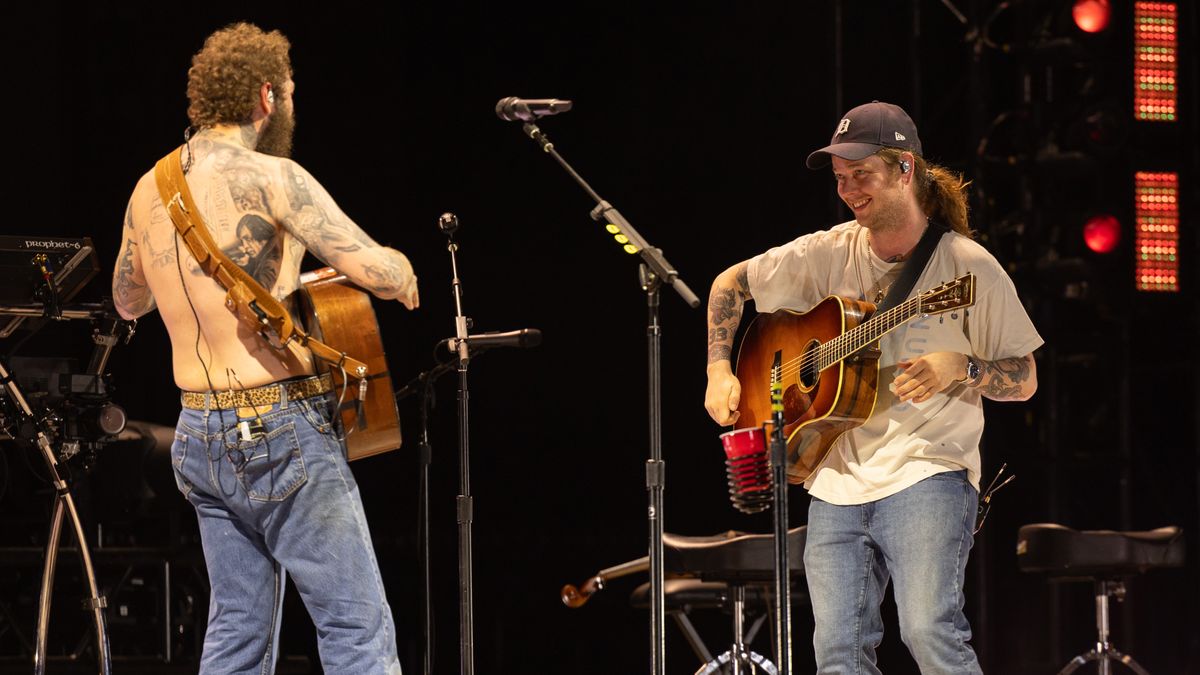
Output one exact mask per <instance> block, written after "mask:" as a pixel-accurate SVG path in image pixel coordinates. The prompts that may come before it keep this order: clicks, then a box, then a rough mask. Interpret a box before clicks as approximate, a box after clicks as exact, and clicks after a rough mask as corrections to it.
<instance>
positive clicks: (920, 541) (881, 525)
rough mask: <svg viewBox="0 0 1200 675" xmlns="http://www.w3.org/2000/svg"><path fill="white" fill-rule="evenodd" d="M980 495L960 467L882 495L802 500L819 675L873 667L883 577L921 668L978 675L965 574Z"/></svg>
mask: <svg viewBox="0 0 1200 675" xmlns="http://www.w3.org/2000/svg"><path fill="white" fill-rule="evenodd" d="M977 509H978V493H977V492H976V491H975V488H974V487H972V486H971V484H970V483H968V482H967V475H966V471H953V472H945V473H938V474H934V475H933V476H930V477H929V478H926V479H924V480H922V481H921V482H919V483H917V484H916V485H913V486H912V487H910V488H907V489H905V490H902V491H901V492H898V493H896V494H894V495H891V496H889V497H885V498H883V499H880V500H878V501H874V502H868V503H866V504H858V505H854V506H835V505H833V504H829V503H828V502H824V501H821V500H820V499H817V498H815V497H814V498H813V500H812V502H811V503H810V505H809V508H808V539H807V541H806V542H805V549H804V570H805V574H806V575H807V578H808V592H809V596H810V598H811V600H812V608H813V615H814V617H815V618H816V632H815V634H814V635H813V645H814V647H815V652H816V657H817V672H818V673H829V674H833V673H837V674H839V675H863V674H868V673H869V674H872V675H873V674H875V673H879V672H880V670H879V668H877V667H876V665H875V648H876V647H878V646H879V643H880V641H882V639H883V620H882V619H881V618H880V614H879V606H880V604H881V603H882V602H883V595H884V590H885V589H886V588H887V584H888V581H889V580H892V581H894V582H895V589H894V595H895V598H896V609H897V613H898V614H899V618H900V638H901V639H902V640H903V641H904V644H905V645H906V646H907V647H908V650H909V652H910V653H911V654H912V656H913V659H915V660H916V662H917V665H919V666H920V668H921V672H922V673H924V674H926V675H932V674H935V673H936V674H938V675H947V674H950V673H981V672H982V671H981V670H980V668H979V662H978V660H977V659H976V657H975V650H974V649H972V648H971V645H970V644H968V640H970V639H971V627H970V626H969V625H968V624H967V619H966V617H965V616H964V615H963V602H964V597H963V576H964V574H965V571H966V567H967V555H968V553H969V552H970V550H971V544H972V543H973V535H972V530H973V529H974V526H975V513H976V510H977Z"/></svg>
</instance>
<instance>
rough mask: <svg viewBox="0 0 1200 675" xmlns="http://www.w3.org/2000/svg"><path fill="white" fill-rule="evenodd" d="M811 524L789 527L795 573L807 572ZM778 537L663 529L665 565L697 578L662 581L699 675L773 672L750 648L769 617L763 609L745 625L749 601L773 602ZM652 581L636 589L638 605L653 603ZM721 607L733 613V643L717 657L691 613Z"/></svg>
mask: <svg viewBox="0 0 1200 675" xmlns="http://www.w3.org/2000/svg"><path fill="white" fill-rule="evenodd" d="M807 532H808V528H807V527H804V526H801V527H797V528H794V529H792V530H790V531H789V532H788V566H789V567H790V568H791V570H790V571H791V576H792V579H793V580H795V579H797V578H799V577H801V576H803V575H804V540H805V536H806V534H807ZM774 565H775V543H774V541H773V540H772V535H770V534H746V533H745V532H735V531H729V532H723V533H721V534H718V535H714V536H711V537H685V536H680V535H677V534H670V533H666V534H664V535H663V569H664V571H665V572H666V573H668V574H671V575H675V576H685V577H694V578H684V579H668V580H666V581H665V583H664V584H663V596H664V602H665V604H664V609H665V610H666V611H667V612H668V613H669V614H670V615H671V617H672V618H673V619H674V620H675V623H676V625H678V626H679V628H680V630H681V631H683V634H684V635H685V636H686V637H687V640H688V643H689V644H690V645H691V647H692V651H693V652H695V653H696V656H697V657H699V658H700V661H701V663H702V664H703V665H701V667H700V669H699V670H697V671H696V674H697V675H710V674H713V673H721V672H724V673H733V674H734V675H749V674H750V673H754V672H764V673H768V674H769V675H774V674H775V673H776V672H778V671H777V669H776V667H775V664H773V663H772V662H771V661H770V660H769V659H767V658H765V657H763V656H761V655H759V654H756V653H754V652H751V651H748V650H747V649H746V644H747V643H749V642H751V641H753V640H754V637H755V636H756V635H757V634H758V631H759V629H760V628H761V627H762V624H763V622H764V621H765V620H766V618H767V615H768V613H767V612H766V611H763V613H762V614H761V615H759V616H758V617H757V618H756V619H755V620H754V622H753V623H752V624H751V626H750V630H749V631H747V630H746V629H745V621H746V606H747V603H750V604H753V605H758V606H765V607H769V606H770V602H771V591H772V588H771V584H772V583H773V582H774V580H775V571H774ZM649 592H650V585H649V584H648V583H647V584H643V585H642V586H639V587H638V588H637V589H636V590H634V592H633V595H632V597H631V598H630V601H631V603H632V604H633V605H634V606H635V607H646V606H648V605H649V598H648V595H649ZM697 608H712V609H723V610H725V611H727V612H729V613H730V614H732V615H733V643H732V645H731V646H730V648H729V650H728V651H726V652H724V653H722V654H719V655H717V656H716V657H714V656H713V655H712V653H711V652H709V650H708V648H707V647H706V646H705V645H704V642H703V641H702V640H701V639H700V636H699V634H698V633H697V632H696V629H695V627H694V626H692V623H691V621H690V620H689V619H688V617H687V614H688V612H689V611H690V610H692V609H697Z"/></svg>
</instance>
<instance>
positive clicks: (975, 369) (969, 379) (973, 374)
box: [959, 356, 983, 387]
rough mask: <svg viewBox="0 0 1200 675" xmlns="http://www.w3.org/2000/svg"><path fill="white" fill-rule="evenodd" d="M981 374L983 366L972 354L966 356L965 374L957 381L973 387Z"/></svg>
mask: <svg viewBox="0 0 1200 675" xmlns="http://www.w3.org/2000/svg"><path fill="white" fill-rule="evenodd" d="M981 375H983V366H981V365H979V362H978V361H976V360H975V357H974V356H968V357H967V376H966V377H964V378H963V379H961V380H959V382H964V383H966V385H967V386H968V387H973V386H975V384H976V383H977V382H979V377H980V376H981Z"/></svg>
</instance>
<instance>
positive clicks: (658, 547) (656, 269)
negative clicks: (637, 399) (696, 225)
mask: <svg viewBox="0 0 1200 675" xmlns="http://www.w3.org/2000/svg"><path fill="white" fill-rule="evenodd" d="M521 128H522V129H524V130H525V134H526V135H528V136H529V138H531V139H533V141H534V142H535V143H537V144H538V146H539V147H541V148H542V150H543V151H545V152H546V153H547V154H549V155H550V156H551V157H553V158H554V160H555V161H556V162H558V163H559V165H560V166H562V168H563V169H565V170H566V171H567V173H568V174H570V175H571V178H573V179H575V182H576V183H578V184H579V186H580V187H582V188H583V189H584V191H585V192H587V193H588V196H590V197H591V198H592V199H593V200H594V201H595V202H596V206H595V208H593V209H592V211H591V217H592V220H595V221H597V222H600V223H605V224H607V225H609V226H610V228H609V231H610V232H611V231H612V228H616V232H613V234H616V235H618V236H623V237H624V238H625V241H621V240H620V239H618V241H620V242H621V243H623V244H625V245H626V250H627V251H629V252H631V253H637V254H638V255H639V256H640V257H641V259H642V264H641V266H640V268H639V270H638V277H639V282H640V286H641V288H642V290H643V291H644V292H645V293H646V304H647V306H648V308H649V322H648V326H647V329H646V336H647V340H648V345H647V346H648V349H647V354H648V363H647V369H648V371H649V378H648V381H649V390H650V391H649V394H650V400H649V408H650V458H649V460H647V462H646V490H647V492H648V498H649V506H648V508H647V510H646V513H647V521H648V528H649V540H650V541H649V558H650V673H651V675H664V673H665V658H666V642H665V635H666V633H665V631H666V618H665V617H666V613H665V609H664V606H665V604H666V603H665V599H664V597H663V490H664V488H665V476H666V464H665V463H664V462H663V460H662V395H661V391H660V387H661V383H662V375H661V370H662V369H661V365H660V358H659V357H660V353H661V343H662V329H661V326H660V324H659V313H658V310H659V288H660V286H661V285H662V284H663V283H666V284H668V285H669V286H671V288H673V289H675V292H676V293H678V294H679V295H680V297H682V298H683V300H684V302H686V303H687V304H688V306H689V307H692V308H696V307H699V306H700V298H698V297H696V294H695V293H693V292H692V289H690V288H688V286H687V284H685V283H684V282H683V279H681V278H680V277H679V272H678V271H676V269H675V268H674V267H672V266H671V264H670V263H669V262H667V259H666V258H665V257H664V256H663V254H662V251H661V250H660V249H657V248H654V247H653V246H651V245H650V244H649V243H648V242H647V241H646V240H645V239H644V238H643V237H642V236H641V235H640V234H639V233H638V231H637V230H635V229H634V228H633V225H631V224H630V223H629V221H628V220H626V219H625V217H624V216H622V215H621V213H620V212H619V211H617V209H616V208H614V207H613V205H612V204H609V203H608V202H607V201H605V200H604V199H602V198H601V197H600V195H599V194H597V193H596V191H595V190H593V189H592V187H591V186H590V185H588V183H587V181H585V180H584V179H583V177H582V176H580V175H579V174H578V173H577V172H576V171H575V169H573V168H571V165H570V164H568V163H567V162H566V160H564V159H563V158H562V156H561V155H560V154H558V151H557V150H555V149H554V144H553V143H551V142H550V139H549V138H547V137H546V135H545V134H544V133H542V130H541V129H539V128H538V127H537V125H535V124H534V123H533V122H525V123H524V124H523V125H521ZM626 241H627V242H628V243H626ZM631 247H632V248H631Z"/></svg>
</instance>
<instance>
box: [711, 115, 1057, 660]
mask: <svg viewBox="0 0 1200 675" xmlns="http://www.w3.org/2000/svg"><path fill="white" fill-rule="evenodd" d="M807 164H808V167H809V168H811V169H820V168H823V167H827V166H828V167H831V168H832V172H833V178H834V180H835V181H836V183H837V188H838V196H839V197H841V199H842V201H843V202H844V203H845V204H846V206H847V207H848V208H849V209H850V211H851V212H852V214H853V216H854V219H853V220H851V221H849V222H845V223H842V224H840V225H835V226H834V227H832V228H830V229H828V230H822V231H817V232H812V233H810V234H805V235H803V236H801V237H799V238H798V239H795V240H794V241H791V242H789V243H786V244H783V245H782V246H778V247H776V248H772V249H770V250H769V251H767V252H765V253H763V254H761V255H758V256H755V257H753V258H751V259H749V260H746V261H743V262H740V263H738V264H736V265H734V266H732V267H730V268H729V269H727V270H725V271H724V272H722V273H721V274H720V275H718V276H717V278H716V280H715V281H714V282H713V285H712V290H711V292H710V294H709V325H708V329H709V334H708V335H709V337H708V387H707V391H706V392H705V407H706V408H707V410H708V413H709V415H710V416H711V417H712V418H713V420H715V421H716V422H717V423H718V424H721V425H729V424H733V423H734V422H735V421H737V418H738V416H739V414H740V413H739V411H738V404H739V402H740V399H741V383H740V382H739V380H738V378H737V377H736V376H735V375H734V374H733V370H732V365H731V363H730V356H731V354H732V350H733V338H734V334H735V333H736V332H737V328H738V325H739V323H740V322H741V316H742V309H743V305H744V303H745V301H746V300H750V299H752V300H754V303H755V308H756V309H757V311H759V312H774V311H776V310H782V309H790V310H794V311H807V310H808V309H810V308H812V307H813V306H815V305H816V304H817V303H818V302H820V301H821V300H823V299H824V298H826V297H827V296H830V295H838V296H844V297H848V298H856V299H860V300H867V301H870V302H873V303H876V304H878V303H879V302H880V301H881V300H882V299H883V298H884V297H885V295H886V293H887V291H888V289H889V288H890V287H891V285H892V284H893V282H895V281H896V280H897V279H898V278H899V277H900V275H901V272H902V271H903V269H904V267H905V264H906V261H907V260H908V259H909V258H910V257H911V256H913V254H914V249H916V248H917V244H918V242H919V241H921V239H922V236H923V235H924V234H925V232H926V229H927V228H936V229H933V230H931V237H932V240H931V243H933V242H936V244H935V247H934V248H933V250H932V253H931V254H930V255H929V257H928V262H927V263H926V264H925V265H924V267H923V269H918V270H916V281H915V282H914V283H913V285H912V289H911V290H910V291H909V294H908V297H912V296H914V295H918V294H920V293H921V292H922V291H925V290H928V289H930V288H933V287H935V286H938V285H940V284H942V283H943V282H947V281H951V280H954V279H957V278H959V277H962V276H963V275H966V274H967V273H971V274H974V276H975V303H974V305H973V306H972V307H970V308H969V309H966V310H961V309H960V310H956V311H953V312H949V313H945V314H938V315H934V316H925V317H917V318H916V319H914V320H911V321H908V322H907V323H905V324H903V325H901V326H900V327H898V328H896V329H895V330H892V331H891V332H889V333H888V334H887V335H885V336H884V337H883V338H882V339H881V340H880V341H879V348H880V349H881V356H880V358H879V382H878V391H877V394H876V400H875V406H874V409H873V412H872V413H871V415H870V417H869V418H868V419H867V420H866V422H865V423H863V424H862V425H861V426H859V427H856V428H854V429H851V430H850V431H848V432H846V433H844V434H842V435H841V436H840V437H839V438H837V440H836V441H834V442H833V444H832V445H831V446H830V448H829V451H828V453H827V454H826V455H825V457H824V459H823V460H821V461H820V463H819V464H818V465H817V466H816V467H815V468H813V469H812V471H811V473H809V474H808V475H807V477H806V478H805V479H804V487H805V489H807V490H808V491H809V493H810V494H811V495H812V500H811V503H810V506H809V514H808V538H807V543H806V548H805V552H804V566H805V573H806V578H807V580H808V586H809V595H810V598H811V600H812V608H813V614H814V617H815V620H816V631H815V634H814V636H813V643H814V646H815V653H816V660H817V668H818V672H820V673H878V672H880V671H879V669H878V667H877V666H876V663H875V648H876V647H877V646H878V644H879V643H880V641H881V639H882V637H883V622H882V619H881V618H880V611H879V606H880V603H881V602H882V601H883V595H884V591H885V589H886V588H887V585H888V583H889V582H890V581H891V582H894V584H895V585H894V594H895V598H896V605H897V610H898V615H899V618H900V634H901V638H902V639H903V641H904V644H905V645H907V646H908V649H909V651H910V652H911V653H912V655H913V658H914V659H915V660H916V662H917V664H918V665H919V666H920V667H921V672H923V673H979V672H981V671H980V667H979V663H978V660H977V659H976V656H975V652H974V650H973V649H972V647H971V645H970V643H969V640H970V638H971V630H970V626H969V625H968V623H967V620H966V618H965V616H964V615H963V604H964V595H963V591H962V589H963V578H964V572H965V569H966V564H967V554H968V552H969V551H970V548H971V544H972V541H973V535H974V532H975V530H976V515H977V509H978V505H979V502H978V496H979V475H980V469H981V459H980V454H979V439H980V437H981V435H982V433H983V407H982V399H983V398H984V397H986V398H989V399H992V400H996V401H1023V400H1026V399H1028V398H1029V397H1030V396H1032V395H1033V393H1034V391H1035V390H1036V389H1037V376H1036V370H1035V365H1034V359H1033V351H1034V350H1035V349H1037V348H1038V347H1039V346H1041V344H1042V339H1041V337H1040V336H1039V335H1038V333H1037V330H1036V329H1035V328H1034V326H1033V324H1032V322H1031V321H1030V320H1029V317H1028V316H1027V315H1026V313H1025V310H1024V308H1023V307H1022V305H1021V301H1020V300H1019V299H1018V297H1017V294H1016V290H1015V288H1014V287H1013V284H1012V281H1011V280H1010V279H1009V278H1008V276H1007V274H1005V272H1004V270H1003V268H1002V267H1001V266H1000V264H999V263H997V262H996V259H995V258H993V257H992V255H991V254H990V253H988V252H987V251H986V250H985V249H984V248H983V247H982V246H980V245H979V244H977V243H976V242H974V241H973V240H972V233H971V229H970V226H969V225H968V223H967V202H966V194H965V188H966V183H965V182H964V181H963V179H962V176H961V175H959V174H956V173H954V172H952V171H949V170H947V169H945V168H943V167H940V166H936V165H933V164H930V163H928V162H927V161H926V160H925V158H924V156H923V153H922V148H921V140H920V137H919V135H918V133H917V128H916V125H915V124H913V121H912V119H911V118H909V116H908V114H907V113H905V112H904V110H903V109H901V108H900V107H899V106H896V105H892V104H890V103H881V102H879V101H873V102H871V103H867V104H865V105H860V106H858V107H857V108H854V109H853V110H851V111H849V112H847V113H846V114H845V115H843V116H842V118H841V119H840V120H838V122H837V125H836V126H835V127H834V132H833V137H832V138H831V139H830V142H829V145H826V146H825V147H823V148H821V149H819V150H817V151H815V152H813V153H812V154H810V155H809V156H808V161H807ZM918 264H920V261H918ZM902 287H903V286H901V288H902ZM784 356H785V357H786V356H787V354H785V355H784ZM837 370H838V369H837V368H836V367H831V368H828V369H826V370H825V371H822V374H821V378H822V382H824V381H825V378H827V377H832V378H835V380H834V381H835V382H836V378H837V377H838V373H837ZM784 384H785V387H786V386H787V384H788V383H787V382H786V381H785V383H784Z"/></svg>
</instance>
